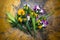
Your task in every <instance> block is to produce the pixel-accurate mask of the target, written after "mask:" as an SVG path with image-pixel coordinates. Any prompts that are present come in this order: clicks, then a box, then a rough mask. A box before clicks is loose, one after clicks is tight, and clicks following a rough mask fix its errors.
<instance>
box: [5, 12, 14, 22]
mask: <svg viewBox="0 0 60 40" xmlns="http://www.w3.org/2000/svg"><path fill="white" fill-rule="evenodd" d="M6 14H7V16H8V18H9V19H10V20H12V21H14V22H15V19H14V17H13V16H12V15H11V13H10V12H6Z"/></svg>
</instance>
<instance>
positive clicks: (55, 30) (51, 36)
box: [45, 0, 60, 40]
mask: <svg viewBox="0 0 60 40" xmlns="http://www.w3.org/2000/svg"><path fill="white" fill-rule="evenodd" d="M45 8H46V10H47V11H50V12H53V13H54V14H53V15H52V16H51V18H50V19H49V21H50V22H49V25H48V27H47V29H46V30H47V32H48V38H47V40H60V0H49V1H48V2H47V3H46V5H45Z"/></svg>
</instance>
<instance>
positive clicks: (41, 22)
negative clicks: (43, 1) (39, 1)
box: [7, 4, 50, 36]
mask: <svg viewBox="0 0 60 40" xmlns="http://www.w3.org/2000/svg"><path fill="white" fill-rule="evenodd" d="M7 16H8V22H9V23H10V24H11V26H12V27H14V28H18V29H20V30H21V31H23V32H25V33H27V34H30V35H31V36H33V33H34V34H36V32H37V30H40V29H42V28H46V27H47V25H48V20H47V18H48V17H49V16H50V14H47V13H46V11H45V10H44V9H43V8H40V7H39V6H38V5H36V6H34V8H33V9H31V8H30V7H29V6H28V5H27V4H26V5H24V6H23V8H20V9H18V11H17V14H16V16H15V17H13V16H12V15H11V14H10V13H9V12H7Z"/></svg>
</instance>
